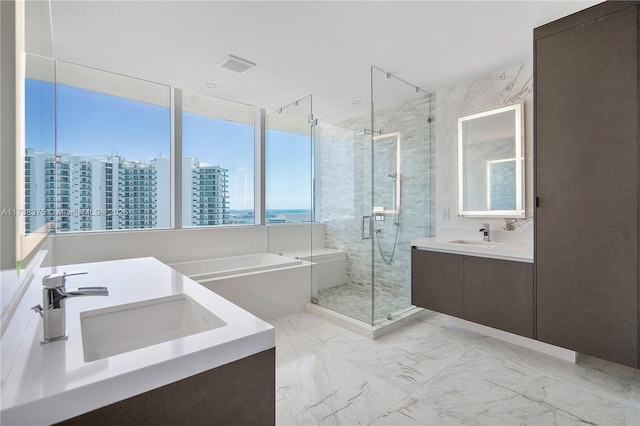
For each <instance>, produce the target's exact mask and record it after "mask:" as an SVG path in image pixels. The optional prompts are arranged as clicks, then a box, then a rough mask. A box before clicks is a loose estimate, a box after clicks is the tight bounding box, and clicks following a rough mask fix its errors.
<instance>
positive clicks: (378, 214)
mask: <svg viewBox="0 0 640 426" xmlns="http://www.w3.org/2000/svg"><path fill="white" fill-rule="evenodd" d="M371 83H372V84H371V88H372V92H371V103H372V114H371V122H372V129H373V133H374V134H373V136H372V141H373V142H372V146H371V150H372V154H371V155H372V187H373V192H372V201H373V206H372V212H373V217H374V221H373V223H374V225H373V226H374V231H373V238H374V240H375V241H374V244H373V249H372V253H371V255H372V263H373V272H372V275H373V283H372V318H373V321H372V323H373V324H377V323H380V322H382V321H384V320H387V319H390V318H393V317H395V316H396V315H398V314H400V313H402V312H404V311H406V310H408V309H410V308H412V305H411V240H412V239H417V238H423V237H425V236H430V235H431V222H432V218H431V201H432V195H433V194H432V189H431V119H430V117H431V102H432V96H431V95H430V94H429V93H427V92H425V91H423V90H421V89H419V88H416V87H415V86H412V85H411V84H409V83H407V82H405V81H403V80H401V79H399V78H397V77H395V76H393V75H391V74H389V73H387V72H385V71H382V70H380V69H378V68H376V67H371Z"/></svg>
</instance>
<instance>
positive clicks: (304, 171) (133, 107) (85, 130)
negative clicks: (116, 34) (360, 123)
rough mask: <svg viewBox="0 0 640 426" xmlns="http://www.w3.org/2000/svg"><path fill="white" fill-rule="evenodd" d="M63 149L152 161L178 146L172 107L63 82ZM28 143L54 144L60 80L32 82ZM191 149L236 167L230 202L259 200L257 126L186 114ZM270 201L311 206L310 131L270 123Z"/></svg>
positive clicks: (277, 205) (187, 149) (234, 205)
mask: <svg viewBox="0 0 640 426" xmlns="http://www.w3.org/2000/svg"><path fill="white" fill-rule="evenodd" d="M55 102H56V104H57V108H56V115H57V116H56V120H57V129H56V132H57V140H56V142H57V150H56V151H57V153H60V154H63V153H72V154H79V155H102V154H112V153H113V154H118V155H120V156H122V157H125V158H127V159H130V160H140V161H143V162H148V161H149V160H150V159H151V158H155V157H159V156H162V157H167V156H169V151H170V109H169V108H168V107H161V106H158V105H152V104H148V103H144V102H139V101H134V100H130V99H126V98H121V97H117V96H113V95H107V94H104V93H99V92H93V91H89V90H84V89H80V88H77V87H72V86H68V85H64V84H58V85H57V90H56V93H55ZM26 103H27V108H26V143H27V147H28V148H35V149H38V150H43V151H49V152H52V151H53V150H54V149H53V140H54V137H53V134H54V123H53V117H54V114H53V111H54V88H53V84H52V83H50V82H44V81H40V80H31V79H28V80H27V82H26ZM182 126H183V137H182V138H183V156H193V157H197V158H198V159H199V160H200V161H204V162H207V163H209V164H213V165H219V166H220V167H223V168H225V169H228V170H229V190H230V208H231V209H244V208H252V207H253V179H254V177H253V170H254V159H253V151H254V140H253V138H254V129H253V126H249V125H246V124H242V123H236V122H230V121H225V120H221V119H215V118H212V117H207V116H202V115H198V114H193V113H188V112H187V113H184V114H183V123H182ZM266 162H267V165H266V167H267V168H266V170H267V182H266V185H267V208H270V209H286V208H291V209H308V208H310V203H311V200H310V188H311V176H310V174H311V173H310V170H311V148H310V138H309V137H306V136H300V135H294V134H289V133H284V132H278V131H272V130H268V131H267V152H266Z"/></svg>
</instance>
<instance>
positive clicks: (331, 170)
mask: <svg viewBox="0 0 640 426" xmlns="http://www.w3.org/2000/svg"><path fill="white" fill-rule="evenodd" d="M434 106H435V97H434V95H429V96H419V97H416V98H414V99H411V100H408V101H405V102H403V103H401V104H399V105H395V106H393V107H390V108H385V109H378V110H376V112H375V127H376V130H378V129H381V130H382V132H383V133H389V132H396V131H400V132H402V148H401V163H402V166H401V176H402V179H401V182H402V189H401V197H402V200H401V203H402V204H401V215H400V223H401V224H400V228H399V233H398V243H397V248H396V252H395V257H394V260H393V263H391V265H386V264H385V263H384V262H383V260H382V257H381V256H380V252H379V251H378V247H377V244H376V240H375V235H374V236H373V237H374V239H373V240H362V239H361V235H360V233H361V220H362V216H364V215H370V214H371V207H372V205H371V199H372V196H373V202H374V206H383V207H385V208H386V209H391V207H392V206H391V199H392V195H391V191H392V189H391V188H392V183H391V179H390V178H389V177H388V176H387V174H388V173H391V172H393V171H395V165H394V164H395V155H396V149H395V143H392V142H391V139H388V140H380V141H375V142H374V144H375V145H374V149H373V151H374V154H373V163H372V157H371V142H370V136H368V135H362V136H357V135H356V133H358V132H362V131H363V129H370V128H371V118H370V111H369V106H368V105H366V106H364V107H362V108H361V109H360V110H358V114H357V116H355V118H349V119H345V120H343V121H341V122H339V123H337V124H327V123H322V122H321V123H320V125H319V126H318V128H317V131H316V158H317V159H316V164H317V169H316V199H317V200H318V201H317V203H316V214H318V213H319V215H318V220H319V221H321V222H323V223H324V224H325V226H326V234H325V236H326V241H325V245H326V246H327V247H331V248H336V249H341V250H345V251H346V252H347V253H348V269H347V274H348V282H351V283H357V284H362V285H369V286H370V282H371V269H372V263H371V262H372V256H371V252H372V248H373V249H374V250H373V253H374V256H373V262H374V265H373V267H374V273H375V283H376V288H377V289H378V288H380V289H382V288H384V289H385V291H389V290H391V291H398V292H399V293H400V294H404V295H406V296H409V295H410V294H411V293H410V287H411V278H410V275H411V267H410V265H411V247H410V241H411V240H412V239H415V238H420V237H426V236H430V235H431V234H432V229H433V225H434V223H433V222H432V215H431V211H432V210H433V207H434V189H435V188H434V187H433V185H431V181H432V179H433V176H432V174H433V173H432V171H433V167H432V152H433V150H432V140H433V137H432V132H433V124H432V123H429V121H428V119H429V117H433V116H434V114H435V108H433V107H434ZM372 164H373V171H374V172H373V173H374V176H373V182H372V179H371V167H372ZM372 188H373V195H372ZM374 228H380V230H381V232H380V234H379V236H380V245H381V247H382V250H383V251H384V253H385V256H387V258H388V257H389V256H390V255H391V253H392V249H393V241H394V237H395V229H396V228H395V226H394V225H393V218H392V217H391V216H387V218H386V220H385V221H374ZM378 286H381V287H378ZM321 303H322V302H321Z"/></svg>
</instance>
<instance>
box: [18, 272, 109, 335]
mask: <svg viewBox="0 0 640 426" xmlns="http://www.w3.org/2000/svg"><path fill="white" fill-rule="evenodd" d="M86 273H87V271H76V272H58V273H55V274H50V275H47V276H45V277H44V278H42V287H43V288H42V305H43V306H44V308H43V307H42V306H41V305H36V306H34V307H33V308H31V309H33V311H35V312H36V313H39V314H40V316H41V317H42V319H43V320H44V321H43V329H44V336H43V337H42V340H41V341H40V343H50V342H57V341H58V340H65V339H66V338H67V337H68V336H69V333H68V332H67V322H66V317H65V309H64V304H65V302H66V300H67V299H68V298H70V297H79V296H108V295H109V290H107V288H106V287H80V288H73V289H68V290H67V288H66V287H65V285H66V283H67V277H70V276H73V275H84V274H86Z"/></svg>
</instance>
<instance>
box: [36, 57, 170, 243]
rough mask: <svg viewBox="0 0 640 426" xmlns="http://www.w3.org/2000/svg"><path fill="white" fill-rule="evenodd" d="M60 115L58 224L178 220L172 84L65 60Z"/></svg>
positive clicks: (53, 176) (52, 175)
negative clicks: (174, 213) (173, 201)
mask: <svg viewBox="0 0 640 426" xmlns="http://www.w3.org/2000/svg"><path fill="white" fill-rule="evenodd" d="M56 114H57V116H56V124H57V139H56V156H55V159H48V160H47V161H48V162H47V167H48V168H47V170H46V172H47V173H48V175H47V177H49V181H47V184H48V185H49V186H50V187H51V189H55V192H56V199H55V203H54V205H55V212H56V213H55V222H56V223H55V226H56V231H58V232H64V231H88V230H112V229H142V228H166V227H169V226H170V219H171V215H170V170H171V168H170V159H169V155H170V144H171V118H170V88H169V87H168V86H164V85H161V84H156V83H151V82H148V81H143V80H138V79H134V78H131V77H125V76H122V75H117V74H112V73H108V72H105V71H99V70H95V69H92V68H86V67H82V66H78V65H73V64H69V63H65V62H60V61H58V62H57V67H56ZM52 160H53V161H52Z"/></svg>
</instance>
